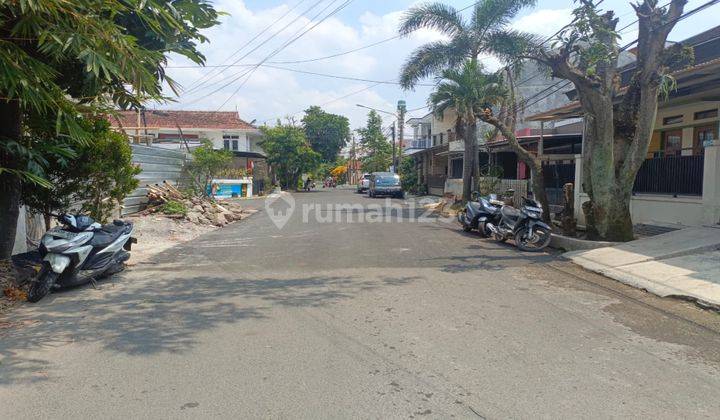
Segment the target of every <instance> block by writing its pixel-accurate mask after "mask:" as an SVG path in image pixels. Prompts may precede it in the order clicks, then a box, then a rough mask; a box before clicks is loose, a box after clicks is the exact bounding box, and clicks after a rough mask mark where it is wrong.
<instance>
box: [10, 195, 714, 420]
mask: <svg viewBox="0 0 720 420" xmlns="http://www.w3.org/2000/svg"><path fill="white" fill-rule="evenodd" d="M294 198H295V200H294V201H295V202H294V212H292V214H291V217H290V218H289V220H288V221H287V223H286V224H285V225H284V227H283V228H282V229H278V228H277V227H276V225H275V224H274V223H273V222H272V220H271V218H270V217H269V214H270V213H272V214H279V213H281V212H288V214H290V213H289V211H288V210H289V209H290V207H291V205H290V204H287V203H285V204H283V203H282V202H280V201H277V202H275V203H273V206H271V208H270V210H271V211H270V212H268V211H265V210H263V211H262V212H260V213H257V214H255V215H254V216H252V217H251V218H249V219H247V220H245V221H243V222H240V223H236V224H233V225H230V226H228V227H226V228H224V229H221V230H218V231H215V232H212V233H210V234H207V235H205V236H203V237H201V238H199V239H198V240H196V241H193V242H191V243H187V244H184V245H182V246H179V247H176V248H173V249H171V250H169V251H167V252H164V253H163V254H161V255H159V256H158V257H156V258H155V259H153V260H152V261H151V262H149V263H147V264H142V265H138V266H135V267H133V268H132V270H129V271H127V272H125V273H124V274H123V275H121V276H116V278H114V279H113V280H111V281H107V282H104V283H101V286H100V288H99V289H98V290H95V289H92V288H89V287H84V288H80V289H75V290H71V291H67V292H64V293H56V294H53V295H51V296H50V297H49V298H47V299H46V300H44V301H42V302H41V303H40V304H38V305H34V306H31V305H26V306H23V307H21V308H19V309H18V310H16V311H15V312H14V313H13V314H12V318H11V319H9V320H7V321H10V322H12V325H13V326H12V327H10V328H4V329H0V418H2V419H23V418H53V419H58V418H73V419H78V418H94V419H96V418H118V419H119V418H123V419H127V418H153V419H157V418H312V419H316V418H420V417H424V418H451V417H458V418H476V417H484V418H608V417H643V418H673V419H675V418H718V416H719V415H720V334H718V332H719V331H720V316H718V315H716V314H714V313H710V312H706V311H702V310H700V309H697V308H695V307H694V306H693V305H692V304H690V303H684V302H679V301H674V300H666V299H658V298H655V297H653V296H650V295H648V294H646V293H644V292H642V291H639V290H635V289H630V288H627V287H625V286H622V285H620V284H618V283H615V282H613V281H611V280H608V279H604V278H603V277H600V276H597V275H594V274H589V273H585V272H583V271H581V270H578V269H576V268H574V267H572V266H571V265H569V264H568V263H566V262H563V261H562V259H561V258H559V256H557V255H553V254H539V255H538V254H526V253H520V252H518V251H517V250H516V249H515V248H513V247H512V246H511V245H504V244H496V243H492V242H489V241H485V240H481V239H479V238H478V237H477V236H475V235H472V234H466V233H463V232H462V231H461V230H460V229H459V228H458V226H457V225H455V224H454V223H447V222H445V221H440V220H437V219H434V218H427V219H426V220H423V221H417V220H415V217H414V216H416V215H417V212H416V211H414V210H413V209H412V208H408V207H407V206H408V205H407V204H403V202H402V201H400V200H392V202H386V201H385V200H382V199H375V200H372V199H369V198H367V197H365V196H360V195H357V194H354V193H353V192H352V191H349V190H334V191H332V192H328V191H322V190H320V191H316V192H310V193H298V194H295V195H294ZM248 203H250V204H251V205H256V206H260V207H263V201H260V200H255V201H252V202H248ZM388 204H392V205H393V206H401V208H400V209H397V210H395V212H394V214H393V217H392V220H385V219H384V218H383V217H379V216H378V212H377V209H376V208H374V207H373V206H377V205H381V206H387V205H388ZM348 217H350V219H349V220H348ZM303 219H307V220H303ZM411 219H412V220H411ZM6 325H7V324H6Z"/></svg>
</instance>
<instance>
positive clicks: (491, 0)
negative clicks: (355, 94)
mask: <svg viewBox="0 0 720 420" xmlns="http://www.w3.org/2000/svg"><path fill="white" fill-rule="evenodd" d="M535 2H536V0H480V1H478V2H477V3H475V5H474V8H473V11H472V16H470V18H469V19H466V18H465V17H464V16H463V15H462V10H457V9H455V8H454V7H452V6H448V5H445V4H442V3H430V4H424V5H420V6H416V7H412V8H410V9H409V10H408V11H407V12H406V13H405V15H404V16H403V18H402V21H401V23H400V34H401V35H407V34H409V33H411V32H413V31H416V30H418V29H421V28H430V29H435V30H438V31H440V32H441V33H442V34H444V35H445V36H447V40H443V41H435V42H431V43H428V44H425V45H423V46H421V47H418V48H417V49H416V50H415V51H414V52H413V53H412V54H411V55H410V57H409V58H408V59H407V61H406V62H405V64H404V65H403V67H402V69H401V70H400V84H401V86H402V87H403V88H405V89H412V88H413V87H414V86H415V85H416V84H417V82H418V81H420V80H421V79H423V78H425V77H428V76H430V75H433V74H443V71H445V70H447V69H459V68H462V70H460V73H459V74H462V73H466V72H468V73H466V74H470V73H469V72H470V68H469V67H467V66H468V65H469V64H468V63H467V62H468V61H469V62H470V63H471V64H472V65H474V66H475V67H474V70H472V71H473V72H474V73H482V68H480V67H478V66H477V65H476V63H477V61H478V57H479V56H480V54H483V53H490V52H492V48H491V47H492V46H493V45H494V44H495V43H496V40H497V39H504V37H505V36H506V35H507V34H508V33H510V32H511V31H510V29H509V28H508V24H509V23H510V20H511V19H512V18H513V17H515V15H516V14H517V13H518V12H519V11H520V10H521V9H523V8H524V7H527V6H533V5H534V4H535ZM463 10H464V9H463ZM485 77H487V75H485ZM443 78H444V74H443ZM483 80H484V81H485V82H487V80H486V79H483ZM457 85H460V84H459V83H457ZM496 104H497V103H496V102H494V103H493V105H496ZM460 114H461V112H460V111H458V115H460ZM462 118H463V119H464V120H463V121H464V122H465V124H466V125H467V126H468V127H467V129H466V130H464V133H465V135H463V136H462V138H463V140H464V144H465V153H464V162H463V199H464V200H468V199H469V198H470V191H471V189H472V188H471V187H472V186H471V185H470V180H471V179H472V172H477V169H476V165H474V162H475V160H476V159H477V158H478V156H477V153H476V152H475V150H476V144H475V136H476V132H475V130H474V127H476V118H475V117H474V116H470V114H467V115H464V116H462ZM460 126H461V125H458V126H457V127H460ZM470 126H472V127H473V129H472V130H471V129H470ZM457 135H458V137H460V136H461V132H460V131H457ZM468 137H472V140H470V139H468ZM468 168H469V169H468Z"/></svg>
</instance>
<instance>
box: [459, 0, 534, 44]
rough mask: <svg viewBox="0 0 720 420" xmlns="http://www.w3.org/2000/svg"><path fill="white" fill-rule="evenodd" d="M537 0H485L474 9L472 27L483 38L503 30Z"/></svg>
mask: <svg viewBox="0 0 720 420" xmlns="http://www.w3.org/2000/svg"><path fill="white" fill-rule="evenodd" d="M536 3H537V0H483V1H480V2H478V3H477V4H476V5H475V8H474V9H473V14H472V19H471V27H472V30H473V32H475V35H476V36H477V37H478V38H480V39H483V38H484V37H485V34H487V33H490V32H493V31H497V30H502V29H504V28H505V26H506V25H507V24H508V23H510V20H511V19H512V18H514V17H515V15H517V14H518V12H519V11H520V10H522V9H524V8H525V7H531V6H534V5H535V4H536Z"/></svg>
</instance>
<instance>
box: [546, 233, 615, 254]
mask: <svg viewBox="0 0 720 420" xmlns="http://www.w3.org/2000/svg"><path fill="white" fill-rule="evenodd" d="M619 244H620V242H606V241H588V240H585V239H578V238H572V237H570V236H564V235H559V234H556V233H553V234H552V238H551V239H550V247H552V248H556V249H562V250H565V251H587V250H590V249H597V248H605V247H609V246H614V245H619Z"/></svg>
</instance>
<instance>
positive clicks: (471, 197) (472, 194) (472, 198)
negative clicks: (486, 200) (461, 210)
mask: <svg viewBox="0 0 720 420" xmlns="http://www.w3.org/2000/svg"><path fill="white" fill-rule="evenodd" d="M479 196H480V193H479V192H477V191H473V192H472V193H471V194H470V199H471V200H473V201H475V200H477V198H478V197H479Z"/></svg>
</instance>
